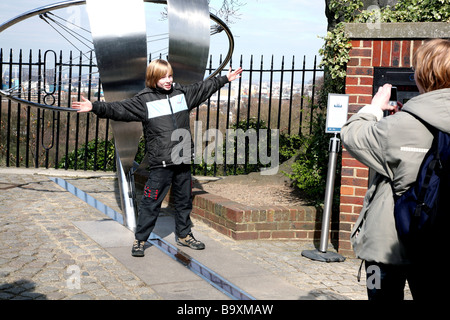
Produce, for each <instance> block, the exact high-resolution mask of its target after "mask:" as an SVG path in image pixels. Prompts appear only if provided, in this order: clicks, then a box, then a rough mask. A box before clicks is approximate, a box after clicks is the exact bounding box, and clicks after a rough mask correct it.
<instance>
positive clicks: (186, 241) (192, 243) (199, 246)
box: [177, 233, 205, 250]
mask: <svg viewBox="0 0 450 320" xmlns="http://www.w3.org/2000/svg"><path fill="white" fill-rule="evenodd" d="M177 244H178V245H180V246H185V247H189V248H191V249H194V250H203V249H205V244H204V243H203V242H201V241H198V240H197V239H195V238H194V235H193V234H192V233H189V234H188V235H187V236H186V238H177Z"/></svg>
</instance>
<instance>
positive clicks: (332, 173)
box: [302, 133, 345, 262]
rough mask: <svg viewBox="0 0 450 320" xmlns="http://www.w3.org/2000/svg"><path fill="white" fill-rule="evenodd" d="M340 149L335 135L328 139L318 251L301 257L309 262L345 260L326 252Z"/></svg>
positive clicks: (311, 251)
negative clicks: (326, 169)
mask: <svg viewBox="0 0 450 320" xmlns="http://www.w3.org/2000/svg"><path fill="white" fill-rule="evenodd" d="M339 149H340V139H339V138H338V137H337V134H336V133H335V135H334V137H333V138H331V139H330V146H329V152H330V156H329V160H328V174H327V184H326V187H325V201H324V208H323V217H322V233H321V235H320V246H319V250H304V251H303V252H302V256H304V257H307V258H309V259H311V260H317V261H323V262H342V261H344V260H345V258H344V257H342V256H341V255H340V254H338V253H335V252H327V247H328V234H329V233H330V220H331V209H332V206H333V191H334V179H335V177H336V162H337V154H338V152H339Z"/></svg>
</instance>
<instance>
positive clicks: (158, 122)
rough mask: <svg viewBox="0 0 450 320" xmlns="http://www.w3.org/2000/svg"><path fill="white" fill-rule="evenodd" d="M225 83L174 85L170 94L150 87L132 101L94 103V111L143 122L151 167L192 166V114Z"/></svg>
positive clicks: (102, 115) (215, 80)
mask: <svg viewBox="0 0 450 320" xmlns="http://www.w3.org/2000/svg"><path fill="white" fill-rule="evenodd" d="M226 83H228V78H227V77H226V76H220V77H216V78H212V79H208V80H205V81H200V82H197V83H194V84H191V85H188V86H182V85H179V84H176V83H174V84H173V86H172V89H171V90H169V91H166V90H163V89H160V88H157V89H154V88H148V87H147V88H145V89H144V90H142V91H141V92H139V93H138V94H136V95H135V96H134V97H133V98H130V99H125V100H122V101H117V102H100V101H95V102H94V103H93V108H92V112H94V113H95V114H96V115H97V116H99V117H100V118H108V119H112V120H116V121H126V122H131V121H139V122H142V125H143V129H144V137H145V141H146V147H147V152H148V156H149V157H148V158H149V166H150V168H153V167H165V166H169V165H174V164H181V163H191V159H192V139H191V135H190V125H189V112H190V111H191V110H192V109H193V108H195V107H197V106H198V105H199V104H200V103H201V102H203V101H205V100H207V99H208V98H209V97H211V96H212V95H213V94H214V93H215V92H216V91H217V90H219V89H220V88H221V87H223V86H224V85H225V84H226ZM177 129H179V130H177ZM172 135H173V137H172Z"/></svg>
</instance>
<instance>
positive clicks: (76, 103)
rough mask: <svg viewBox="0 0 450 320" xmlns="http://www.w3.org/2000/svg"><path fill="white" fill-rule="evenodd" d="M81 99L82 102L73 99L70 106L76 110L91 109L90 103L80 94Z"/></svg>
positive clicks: (85, 110)
mask: <svg viewBox="0 0 450 320" xmlns="http://www.w3.org/2000/svg"><path fill="white" fill-rule="evenodd" d="M81 99H82V100H83V102H80V101H74V102H72V108H73V109H77V110H78V112H89V111H91V110H92V103H91V102H90V101H89V100H88V99H86V98H85V97H83V96H81Z"/></svg>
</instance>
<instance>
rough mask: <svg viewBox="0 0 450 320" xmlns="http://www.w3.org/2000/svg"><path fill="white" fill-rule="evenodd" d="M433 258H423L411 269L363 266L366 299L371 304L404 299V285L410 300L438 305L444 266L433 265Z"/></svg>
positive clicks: (391, 266)
mask: <svg viewBox="0 0 450 320" xmlns="http://www.w3.org/2000/svg"><path fill="white" fill-rule="evenodd" d="M436 258H437V259H439V257H436V256H427V257H424V258H423V260H421V261H418V262H416V263H413V264H411V265H404V266H399V265H389V264H382V263H375V262H369V261H366V262H365V267H366V279H367V295H368V299H369V300H374V301H399V300H403V299H404V289H405V284H406V281H408V285H409V288H410V290H411V294H412V296H413V299H414V300H426V301H428V300H430V301H439V300H442V299H443V296H442V287H443V286H442V282H441V281H442V280H441V279H442V277H445V275H446V274H447V272H446V271H444V270H441V269H442V266H443V265H444V263H440V265H439V264H438V263H435V260H431V261H430V259H436Z"/></svg>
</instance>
